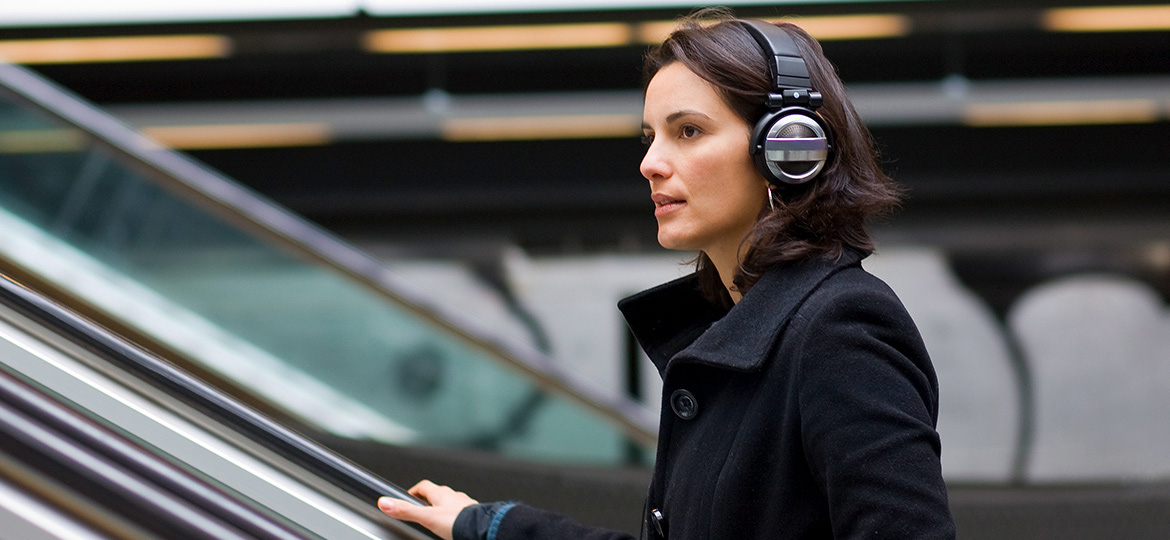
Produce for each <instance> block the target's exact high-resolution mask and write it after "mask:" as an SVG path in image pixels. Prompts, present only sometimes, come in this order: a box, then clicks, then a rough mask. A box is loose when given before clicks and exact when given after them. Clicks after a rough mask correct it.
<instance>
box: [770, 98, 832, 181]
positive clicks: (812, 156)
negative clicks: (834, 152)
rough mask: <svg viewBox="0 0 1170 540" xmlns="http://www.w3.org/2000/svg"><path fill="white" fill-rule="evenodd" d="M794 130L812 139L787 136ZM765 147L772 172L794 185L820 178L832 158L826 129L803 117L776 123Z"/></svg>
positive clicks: (790, 117) (787, 117)
mask: <svg viewBox="0 0 1170 540" xmlns="http://www.w3.org/2000/svg"><path fill="white" fill-rule="evenodd" d="M794 128H795V130H798V131H802V132H804V133H805V134H807V135H811V136H804V137H792V136H785V133H787V132H791V131H793V129H794ZM763 147H764V161H765V162H766V163H767V165H768V170H769V171H771V172H772V174H773V175H774V176H775V177H776V178H781V179H784V180H785V182H786V183H790V184H800V183H802V182H805V181H807V180H809V179H811V178H812V177H814V176H816V175H817V173H819V172H821V169H822V168H823V167H824V166H825V160H827V159H828V158H829V140H828V138H827V137H825V130H824V129H823V128H822V127H821V126H820V124H818V123H817V122H816V121H815V120H813V119H812V118H809V117H808V116H805V115H801V114H794V115H789V116H785V117H782V118H780V119H779V120H778V121H777V122H776V123H774V124H772V126H771V127H770V128H769V129H768V133H767V135H766V138H765V139H764V144H763ZM801 169H803V170H801Z"/></svg>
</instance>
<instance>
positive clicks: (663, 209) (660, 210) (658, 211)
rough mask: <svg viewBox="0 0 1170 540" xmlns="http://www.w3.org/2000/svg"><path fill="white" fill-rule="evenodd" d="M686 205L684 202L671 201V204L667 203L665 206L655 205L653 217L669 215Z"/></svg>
mask: <svg viewBox="0 0 1170 540" xmlns="http://www.w3.org/2000/svg"><path fill="white" fill-rule="evenodd" d="M686 203H687V202H686V201H672V202H668V203H666V204H657V203H655V205H654V216H655V217H658V216H665V215H666V214H669V213H671V212H673V211H675V210H678V209H679V208H682V206H683V205H684V204H686Z"/></svg>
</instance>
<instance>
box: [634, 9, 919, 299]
mask: <svg viewBox="0 0 1170 540" xmlns="http://www.w3.org/2000/svg"><path fill="white" fill-rule="evenodd" d="M711 19H720V21H719V22H717V23H714V24H707V25H704V24H703V21H709V20H711ZM777 26H779V27H780V28H781V29H783V30H784V31H785V32H787V33H788V35H790V36H792V39H793V41H795V42H796V46H797V48H798V49H799V50H800V55H801V56H802V57H803V58H804V61H805V64H806V65H807V66H808V71H809V78H810V79H811V82H812V85H813V88H815V89H816V90H818V91H820V92H821V94H822V95H823V96H824V104H823V105H822V106H821V107H820V109H818V110H817V112H819V113H820V115H821V117H822V118H824V120H825V122H826V123H827V124H828V126H829V129H830V130H831V132H832V133H833V137H834V140H833V144H834V149H833V153H832V155H831V157H830V158H829V161H828V163H826V164H825V168H824V170H822V171H821V173H820V175H819V176H818V177H817V178H816V179H815V180H813V181H812V182H809V183H807V184H803V185H800V186H787V187H784V188H777V189H776V194H777V195H778V197H776V198H775V199H776V200H775V203H776V205H775V206H776V208H775V210H771V209H769V207H768V206H767V205H765V206H764V208H763V209H762V210H761V211H760V215H759V217H758V218H757V220H756V223H755V225H754V226H753V227H752V229H751V231H750V232H749V233H748V235H747V237H745V238H744V241H745V242H748V243H749V246H748V251H747V253H746V255H745V256H744V260H743V261H742V262H741V263H740V266H739V269H738V271H737V272H736V275H735V276H734V278H733V283H734V284H735V287H736V288H737V289H738V290H739V292H740V293H747V291H748V289H750V288H751V286H752V285H754V284H755V282H756V281H757V280H759V278H760V276H762V275H763V273H764V272H765V271H766V270H767V269H768V268H769V267H771V266H773V265H775V264H777V263H779V262H783V261H794V260H800V259H806V258H810V257H827V258H837V257H840V256H841V254H842V253H843V252H844V251H845V250H846V249H848V248H852V249H856V250H860V251H863V252H867V253H868V252H871V251H873V241H872V239H871V238H870V235H869V232H868V230H867V226H866V225H867V222H868V221H869V220H870V219H871V218H872V217H874V216H877V215H880V214H883V213H885V212H888V211H889V210H891V209H892V208H893V207H894V206H895V205H896V204H897V201H898V197H899V195H900V191H899V189H898V187H897V186H896V185H895V184H894V183H893V182H892V181H891V180H890V178H889V177H888V176H886V174H885V173H884V172H882V170H881V168H880V167H879V165H878V160H877V149H876V147H875V146H874V142H873V137H872V136H871V135H870V133H869V130H868V129H866V127H865V125H864V124H862V122H861V119H860V117H859V116H858V115H857V111H855V110H854V109H853V105H852V104H851V103H850V102H849V99H848V97H847V96H846V94H845V86H844V85H843V84H842V83H841V79H840V78H839V77H838V76H837V70H836V68H835V67H834V66H833V64H832V63H830V62H829V60H828V58H825V55H824V52H823V51H822V50H821V45H820V43H817V41H816V40H815V39H813V38H812V37H810V36H809V35H808V34H807V33H806V32H805V31H804V30H801V29H800V28H798V27H797V26H795V25H792V24H788V23H781V24H778V25H777ZM674 62H680V63H682V64H683V65H685V66H686V67H687V68H689V69H690V70H691V71H692V72H694V73H695V74H696V75H698V76H699V77H702V78H703V79H705V80H706V81H707V82H709V83H711V84H712V85H714V86H715V88H716V90H718V92H719V94H720V95H721V97H722V98H723V100H724V102H725V103H727V105H728V106H729V107H730V108H731V109H732V110H733V111H735V112H736V114H738V115H739V116H740V117H741V118H743V120H744V121H745V122H747V124H748V125H749V126H754V125H755V124H756V122H757V120H759V119H760V118H761V117H762V116H763V115H764V113H765V112H767V108H766V107H765V105H764V98H765V96H767V94H768V93H769V92H770V91H772V85H771V82H770V80H769V76H768V67H767V64H766V61H765V59H764V53H763V52H762V51H761V49H760V46H759V45H758V44H757V43H756V42H755V40H754V39H753V38H752V37H751V35H749V34H748V32H747V30H745V29H744V28H743V27H742V26H741V25H740V24H739V23H738V22H736V21H735V20H734V19H733V18H732V16H731V13H730V11H728V10H725V9H707V10H702V11H699V12H696V13H694V14H692V15H691V16H689V17H687V18H685V19H683V20H682V21H681V23H680V26H679V28H678V29H677V30H675V31H674V32H673V33H672V34H671V35H670V37H669V38H667V39H666V41H665V42H664V43H662V44H661V45H659V46H657V47H655V48H653V49H652V50H651V51H650V52H649V53H647V55H646V58H645V63H644V64H643V89H645V86H646V85H648V84H649V83H650V79H652V78H653V77H654V75H655V74H656V73H658V71H659V70H660V69H662V68H663V67H666V66H667V65H669V64H672V63H674ZM697 269H698V272H699V275H700V279H701V282H702V284H703V288H704V292H705V293H707V295H708V296H709V297H711V298H712V299H716V300H717V301H718V302H719V303H727V302H729V301H730V299H729V298H728V297H727V294H726V289H724V287H723V283H722V282H721V281H720V280H719V275H718V273H717V271H716V270H715V268H714V265H713V264H711V260H710V259H709V258H707V256H706V254H700V255H699V258H698V265H697Z"/></svg>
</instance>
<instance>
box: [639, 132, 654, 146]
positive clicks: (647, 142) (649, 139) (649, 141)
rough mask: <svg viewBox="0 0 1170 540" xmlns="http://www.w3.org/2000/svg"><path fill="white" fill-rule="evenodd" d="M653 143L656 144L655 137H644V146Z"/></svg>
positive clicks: (649, 135)
mask: <svg viewBox="0 0 1170 540" xmlns="http://www.w3.org/2000/svg"><path fill="white" fill-rule="evenodd" d="M652 142H654V135H653V134H648V135H642V144H644V145H646V146H650V143H652Z"/></svg>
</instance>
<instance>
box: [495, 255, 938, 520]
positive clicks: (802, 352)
mask: <svg viewBox="0 0 1170 540" xmlns="http://www.w3.org/2000/svg"><path fill="white" fill-rule="evenodd" d="M861 258H862V256H861V255H859V254H856V253H852V252H847V253H846V255H845V256H843V257H842V258H841V259H840V260H838V261H826V260H823V259H817V260H810V261H804V262H801V263H794V264H783V265H778V266H777V267H775V268H773V269H772V270H770V271H769V272H767V273H766V274H765V275H764V276H763V277H762V278H761V279H760V280H759V282H757V283H756V285H755V286H753V287H752V289H751V290H750V291H749V292H748V293H747V294H746V295H745V296H744V297H743V299H742V300H741V301H740V302H739V303H738V304H737V305H736V306H735V307H734V308H732V309H731V310H730V311H726V312H725V311H723V310H720V309H716V308H714V307H713V306H712V305H711V304H710V303H709V302H707V301H706V300H704V299H703V298H702V296H701V295H700V294H699V292H698V289H697V280H696V279H695V277H694V276H689V277H685V278H682V279H679V280H676V281H672V282H670V283H667V284H665V285H662V286H659V287H656V288H654V289H650V290H648V291H645V292H642V293H639V294H637V295H635V296H632V297H630V298H627V299H625V300H623V301H622V302H621V303H619V307H620V309H621V310H622V312H623V313H624V314H625V316H626V320H627V321H628V323H629V325H630V328H631V329H632V330H633V331H634V335H635V336H636V337H637V338H638V341H639V343H641V345H642V346H643V348H644V349H645V350H646V352H647V354H648V355H649V356H650V359H651V360H652V361H653V362H654V364H655V366H657V367H658V370H659V372H660V373H661V374H662V376H663V381H664V383H663V392H662V396H663V397H662V416H661V424H660V429H659V441H658V460H657V462H656V464H655V468H654V477H653V480H652V482H651V487H650V492H649V497H648V500H647V516H648V517H647V524H646V525H645V527H646V530H647V532H648V538H661V537H666V538H670V539H671V540H699V539H736V540H747V539H765V538H766V539H787V538H792V539H814V538H815V539H832V538H836V539H846V538H848V539H862V538H865V539H878V538H883V539H884V538H891V539H893V538H897V539H911V538H915V539H926V538H931V539H936V538H937V539H946V538H954V534H955V533H954V525H953V523H952V520H951V515H950V510H949V508H948V505H947V494H946V488H945V486H944V484H943V480H942V475H941V471H940V465H939V452H940V445H939V438H938V434H937V433H936V431H935V421H936V419H937V413H938V383H937V381H936V379H935V374H934V369H933V367H932V366H931V364H930V359H929V358H928V356H927V353H926V349H925V347H924V346H923V344H922V340H921V338H920V337H919V334H918V330H917V328H916V327H915V326H914V323H913V321H912V320H911V319H910V316H909V314H908V313H907V312H906V310H905V308H903V307H902V304H901V302H900V301H899V300H898V298H897V297H896V296H895V295H894V293H893V291H891V290H890V289H889V287H887V286H886V285H885V284H884V283H882V282H881V281H880V280H878V279H877V278H875V277H873V276H872V275H870V274H868V273H866V272H865V271H864V270H862V269H861V265H860V259H861ZM495 508H499V507H498V506H497V507H495ZM490 513H491V510H490V509H489V510H488V514H489V516H485V517H489V518H490ZM657 516H661V518H658V517H657ZM495 517H496V519H495V522H496V523H495V530H493V533H494V535H493V536H494V538H492V539H491V540H497V539H498V540H512V539H532V540H538V539H539V540H546V539H597V540H601V539H607V540H609V539H614V540H616V539H620V538H628V536H626V535H624V534H620V533H615V532H612V531H604V530H599V529H594V528H589V527H584V526H581V525H578V524H576V523H574V522H572V521H571V520H568V519H567V518H564V517H562V516H557V515H555V514H551V513H549V512H545V511H542V510H538V509H535V508H532V507H529V506H525V505H517V506H514V507H510V508H508V509H507V511H506V513H504V514H502V515H498V516H495ZM660 530H661V533H660V532H659V531H660Z"/></svg>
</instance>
